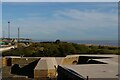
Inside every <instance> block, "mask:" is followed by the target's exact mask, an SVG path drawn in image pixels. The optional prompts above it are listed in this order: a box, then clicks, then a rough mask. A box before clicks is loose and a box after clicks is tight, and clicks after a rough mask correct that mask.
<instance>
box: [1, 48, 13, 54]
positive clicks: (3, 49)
mask: <svg viewBox="0 0 120 80" xmlns="http://www.w3.org/2000/svg"><path fill="white" fill-rule="evenodd" d="M11 48H14V46H10V47H6V48H0V53H1V52H2V51H7V50H10V49H11Z"/></svg>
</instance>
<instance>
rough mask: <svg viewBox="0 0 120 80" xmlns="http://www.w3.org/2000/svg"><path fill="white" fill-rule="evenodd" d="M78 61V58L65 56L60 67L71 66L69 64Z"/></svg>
mask: <svg viewBox="0 0 120 80" xmlns="http://www.w3.org/2000/svg"><path fill="white" fill-rule="evenodd" d="M78 61H79V56H66V57H65V58H64V59H63V60H62V65H71V64H77V63H78Z"/></svg>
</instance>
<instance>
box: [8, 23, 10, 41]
mask: <svg viewBox="0 0 120 80" xmlns="http://www.w3.org/2000/svg"><path fill="white" fill-rule="evenodd" d="M8 39H10V21H8Z"/></svg>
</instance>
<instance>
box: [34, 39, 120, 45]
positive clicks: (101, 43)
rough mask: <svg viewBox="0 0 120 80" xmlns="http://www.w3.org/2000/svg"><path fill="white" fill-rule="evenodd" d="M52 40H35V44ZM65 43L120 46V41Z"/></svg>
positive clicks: (76, 41) (74, 41) (73, 41)
mask: <svg viewBox="0 0 120 80" xmlns="http://www.w3.org/2000/svg"><path fill="white" fill-rule="evenodd" d="M46 41H52V40H33V42H46ZM61 41H65V42H72V43H76V44H93V45H101V46H104V45H105V46H120V44H119V41H118V40H61Z"/></svg>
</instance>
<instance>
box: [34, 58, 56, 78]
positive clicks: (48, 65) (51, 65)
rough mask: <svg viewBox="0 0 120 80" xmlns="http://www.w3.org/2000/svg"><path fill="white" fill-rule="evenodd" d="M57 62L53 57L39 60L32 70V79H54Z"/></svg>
mask: <svg viewBox="0 0 120 80" xmlns="http://www.w3.org/2000/svg"><path fill="white" fill-rule="evenodd" d="M56 68H57V62H56V59H55V58H54V57H51V58H50V57H48V58H41V59H40V60H39V62H38V64H37V66H36V67H35V69H34V78H35V80H37V79H42V78H55V77H56V75H57V72H56Z"/></svg>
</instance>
